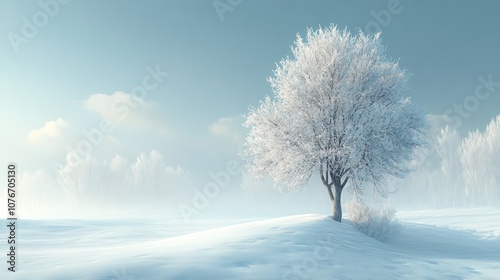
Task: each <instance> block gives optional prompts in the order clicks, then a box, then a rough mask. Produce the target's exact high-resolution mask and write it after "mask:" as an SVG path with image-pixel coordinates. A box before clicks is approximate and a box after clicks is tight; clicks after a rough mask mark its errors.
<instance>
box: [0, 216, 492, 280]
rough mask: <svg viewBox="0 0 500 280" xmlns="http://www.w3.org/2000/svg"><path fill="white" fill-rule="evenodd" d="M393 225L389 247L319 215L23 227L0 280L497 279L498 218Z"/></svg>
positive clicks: (407, 219)
mask: <svg viewBox="0 0 500 280" xmlns="http://www.w3.org/2000/svg"><path fill="white" fill-rule="evenodd" d="M399 217H400V219H401V221H402V222H403V223H404V225H405V228H404V230H403V231H402V232H401V233H400V234H399V236H398V238H396V239H393V240H391V241H390V242H388V243H381V242H379V241H377V240H374V239H372V238H369V237H367V236H365V235H363V234H361V233H359V232H358V231H357V230H356V229H354V228H353V227H352V226H351V224H350V223H349V221H347V220H346V221H345V222H344V223H336V222H333V221H332V220H331V219H330V218H328V217H326V216H322V215H299V216H288V217H283V218H273V219H263V220H253V221H249V220H245V221H241V220H239V221H238V220H200V221H197V222H194V223H193V224H191V225H185V224H184V223H183V222H182V221H159V220H147V221H140V220H131V219H128V220H120V219H112V220H58V221H53V220H46V221H44V220H37V221H20V222H21V223H20V225H19V237H18V239H19V244H20V245H19V249H18V267H17V268H18V271H17V272H16V273H7V272H6V268H5V269H2V272H1V273H0V278H1V279H465V278H466V279H499V278H498V277H500V276H499V275H500V211H499V210H491V209H473V210H465V209H464V210H440V211H430V210H429V211H415V212H402V213H400V214H399ZM228 224H233V225H229V226H228ZM207 228H211V229H207ZM193 231H195V232H194V233H193ZM187 232H191V233H187ZM13 276H15V277H13Z"/></svg>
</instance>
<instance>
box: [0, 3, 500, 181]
mask: <svg viewBox="0 0 500 280" xmlns="http://www.w3.org/2000/svg"><path fill="white" fill-rule="evenodd" d="M41 2H43V3H47V2H50V1H49V0H42V1H41ZM221 2H223V3H226V2H227V1H226V0H221ZM394 3H396V2H393V1H388V0H383V1H289V0H288V1H285V0H282V1H264V0H261V1H251V0H244V1H242V3H241V4H239V5H237V6H235V7H233V10H232V11H227V12H225V13H224V14H223V15H222V16H223V20H221V18H220V17H219V15H218V14H217V12H216V10H215V8H214V6H213V1H180V0H179V1H159V0H158V1H118V0H114V1H97V0H92V1H80V0H73V1H70V2H69V3H68V4H65V5H59V10H58V11H57V12H56V13H55V15H54V16H53V17H49V18H48V22H47V24H46V25H45V26H43V27H41V28H39V29H38V31H37V32H36V33H35V35H34V36H33V38H29V39H27V43H25V44H24V43H23V44H20V45H18V46H17V47H18V52H17V53H16V52H15V46H14V47H13V44H12V42H11V40H12V36H13V35H12V33H15V34H17V35H19V36H23V35H22V34H23V33H22V31H23V26H24V25H25V22H24V21H23V18H24V17H25V18H27V19H28V20H29V21H30V22H33V20H34V19H33V16H36V15H40V12H42V13H43V8H42V7H41V6H40V4H39V2H38V1H12V0H11V1H7V0H4V1H1V2H0V34H1V36H2V40H1V41H0V95H1V99H2V101H1V103H0V110H1V112H2V118H0V124H1V127H2V132H3V135H2V138H1V140H0V143H1V147H2V152H1V159H2V162H8V161H17V162H19V163H21V164H22V165H23V166H25V167H26V168H32V169H35V168H41V167H46V166H47V165H48V163H49V162H52V161H54V160H56V161H61V160H62V159H64V154H65V152H66V150H65V146H67V145H69V146H72V145H73V146H74V145H75V143H77V141H79V139H82V137H83V136H82V135H81V131H82V130H83V129H86V130H91V129H94V128H96V127H98V124H99V120H100V119H102V112H101V113H99V112H98V111H96V110H88V109H85V102H86V100H89V98H90V96H91V95H94V94H97V93H100V94H106V95H112V94H114V93H115V92H117V91H123V92H125V93H131V90H132V88H133V87H134V86H137V85H140V84H141V83H142V79H143V78H144V77H145V76H146V75H147V74H148V72H147V71H146V70H145V69H146V67H148V66H149V67H152V68H155V67H157V66H158V67H159V68H160V69H161V70H162V71H164V72H168V73H169V76H168V77H167V78H165V79H164V80H163V82H162V83H161V84H160V85H159V86H158V87H156V88H155V89H154V90H152V91H150V92H148V95H147V97H146V98H145V99H144V102H145V104H146V105H145V106H146V107H144V108H142V109H140V110H137V111H136V112H135V113H134V117H133V118H129V119H126V120H125V121H123V122H121V123H120V124H119V125H117V127H116V129H115V130H114V132H113V133H111V134H110V135H109V139H108V141H107V142H106V143H105V144H102V145H101V146H102V147H101V146H100V147H97V148H96V149H95V151H94V154H95V156H102V157H104V158H109V157H111V156H112V155H114V154H116V153H120V154H123V155H125V156H127V157H129V158H133V157H135V156H137V154H138V153H140V152H149V151H150V150H151V149H157V150H159V151H160V152H162V153H163V154H164V155H165V158H166V161H167V162H168V163H169V164H173V165H180V166H182V167H184V168H185V169H187V170H190V171H192V172H193V173H199V174H206V170H210V169H214V170H218V169H221V166H224V164H225V163H226V162H227V160H228V159H230V158H233V157H235V151H236V149H237V146H238V141H239V140H241V137H243V133H244V130H243V129H242V128H241V127H240V125H239V124H240V121H241V120H240V119H238V118H237V116H238V115H240V114H244V113H246V112H247V108H248V107H249V106H250V105H257V104H258V102H259V100H261V99H263V98H264V96H265V95H269V94H271V90H270V87H269V85H268V83H267V82H266V77H268V76H269V75H271V74H272V70H273V69H274V68H275V64H274V63H275V62H278V61H279V60H280V59H281V58H282V57H285V56H287V55H289V53H290V51H289V46H290V45H291V44H292V42H293V40H294V39H295V34H296V33H297V32H299V33H301V34H304V33H305V31H306V27H314V28H316V27H318V26H319V25H322V26H327V25H329V24H330V23H335V24H337V25H338V26H340V27H341V28H343V27H345V26H347V27H348V28H349V29H350V30H351V31H354V32H357V30H358V29H360V28H361V29H362V30H365V29H366V27H367V24H372V25H369V26H373V23H376V16H374V14H377V13H378V14H380V13H379V11H381V10H384V11H385V12H383V13H386V14H387V13H390V11H389V10H390V9H389V8H388V5H389V6H391V5H395V6H394V7H393V8H392V9H393V10H395V11H396V12H393V13H392V14H391V19H390V20H389V21H388V22H387V24H386V23H385V22H382V23H383V24H382V25H385V26H384V27H383V34H382V38H383V41H384V43H385V45H387V55H388V56H390V57H392V58H394V59H396V60H397V59H399V61H400V64H401V65H402V66H403V67H405V68H407V69H408V70H409V71H411V72H412V73H413V75H414V76H413V77H412V79H411V81H410V84H409V86H410V88H411V89H410V90H409V91H408V95H410V96H412V97H413V100H414V101H415V102H417V103H419V104H421V105H422V106H423V107H425V108H426V109H427V110H428V112H429V113H432V114H436V115H439V114H443V113H444V112H445V111H447V110H448V109H451V110H453V105H454V104H463V103H464V101H465V100H467V98H468V97H469V99H470V96H474V92H475V89H476V87H477V86H478V85H479V84H480V82H479V81H478V77H479V76H483V77H485V78H487V77H488V76H489V75H491V77H492V80H493V81H500V52H499V51H498V50H499V49H500V35H499V34H500V33H499V32H498V29H499V27H500V17H498V11H500V2H498V1H410V0H401V1H399V4H397V3H396V4H394ZM40 19H41V20H43V18H42V17H40V18H38V20H40ZM384 19H385V18H384ZM377 24H378V23H377ZM379 25H380V24H379ZM494 90H495V91H494V92H491V94H490V97H489V98H488V99H486V100H484V101H480V102H479V105H478V106H479V107H478V108H477V110H475V111H474V112H470V116H468V117H466V118H465V117H463V118H461V119H462V121H463V125H462V126H461V127H460V129H461V130H462V131H463V132H465V131H467V130H469V129H473V128H476V127H478V128H481V129H483V127H484V126H485V125H486V123H487V122H488V121H489V120H490V119H491V118H492V117H494V116H496V115H498V114H500V109H499V108H500V106H499V105H500V96H499V94H500V86H495V87H494ZM94 105H95V104H94ZM467 113H468V112H467ZM452 115H453V116H455V117H456V116H457V113H454V112H452ZM221 118H227V119H221ZM57 119H62V120H64V122H60V123H59V124H58V125H59V126H58V125H56V124H54V125H55V127H54V128H53V129H54V130H55V131H57V133H59V134H57V133H56V134H57V135H52V136H50V135H49V136H47V135H46V138H47V139H45V140H43V139H42V140H43V141H45V142H46V143H45V142H43V141H42V140H40V138H36V137H34V138H32V139H31V142H30V141H29V140H28V138H29V137H28V135H29V134H30V132H31V131H33V130H38V129H42V128H43V127H44V125H45V124H46V123H47V122H51V121H56V120H57ZM63 123H64V125H62V124H63ZM213 124H215V126H212V125H213ZM65 125H67V126H65ZM211 126H212V130H211V129H210V127H211ZM61 127H63V128H64V127H65V128H64V129H63V128H61ZM47 129H48V128H46V130H47ZM49 130H50V129H49ZM41 133H42V132H41ZM65 134H68V135H70V134H71V136H68V135H65ZM39 136H40V135H39ZM40 137H42V136H40ZM50 137H52V138H50ZM33 139H38V140H40V143H33V141H35V140H33ZM41 142H43V143H41ZM50 145H53V146H50Z"/></svg>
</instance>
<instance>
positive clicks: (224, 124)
mask: <svg viewBox="0 0 500 280" xmlns="http://www.w3.org/2000/svg"><path fill="white" fill-rule="evenodd" d="M242 123H243V118H241V117H239V116H234V117H228V118H220V119H218V120H217V121H215V122H214V123H212V124H210V125H209V130H210V133H212V134H213V135H214V136H216V137H219V138H224V139H227V140H230V141H234V142H236V143H240V142H242V141H243V139H244V135H245V129H244V127H243V126H242Z"/></svg>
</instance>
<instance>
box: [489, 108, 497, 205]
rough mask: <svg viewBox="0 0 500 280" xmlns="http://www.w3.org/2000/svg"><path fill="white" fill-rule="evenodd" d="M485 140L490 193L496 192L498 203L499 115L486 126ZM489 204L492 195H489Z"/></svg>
mask: <svg viewBox="0 0 500 280" xmlns="http://www.w3.org/2000/svg"><path fill="white" fill-rule="evenodd" d="M485 141H486V144H487V149H488V156H489V164H488V167H489V168H488V170H489V171H490V174H491V177H492V181H493V182H492V186H491V193H492V194H493V193H495V192H496V193H497V199H498V202H499V203H500V115H498V116H497V117H496V118H494V119H492V120H491V122H490V123H489V124H488V126H487V127H486V131H485ZM489 199H490V200H489V201H490V206H491V200H492V199H493V195H491V196H490V197H489Z"/></svg>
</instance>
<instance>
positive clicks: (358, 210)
mask: <svg viewBox="0 0 500 280" xmlns="http://www.w3.org/2000/svg"><path fill="white" fill-rule="evenodd" d="M346 207H347V212H348V216H349V219H350V220H351V221H352V223H353V224H354V226H355V227H356V228H357V229H358V230H359V231H360V232H361V233H363V234H365V235H367V236H369V237H372V238H375V239H377V240H379V241H382V242H384V241H387V240H389V239H390V238H391V237H393V236H394V235H396V234H397V233H398V232H400V231H401V229H402V227H403V226H402V225H401V223H400V222H399V221H398V219H397V218H396V216H395V214H396V209H394V208H375V207H370V206H368V205H365V204H363V203H361V202H357V201H351V202H349V203H347V204H346Z"/></svg>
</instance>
